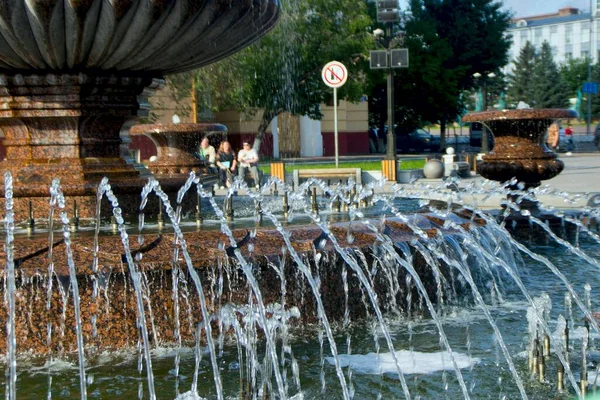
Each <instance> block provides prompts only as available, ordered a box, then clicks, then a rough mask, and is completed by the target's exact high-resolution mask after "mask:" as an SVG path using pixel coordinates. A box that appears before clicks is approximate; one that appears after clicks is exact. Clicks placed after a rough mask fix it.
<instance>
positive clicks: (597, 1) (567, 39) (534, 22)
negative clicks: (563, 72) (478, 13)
mask: <svg viewBox="0 0 600 400" xmlns="http://www.w3.org/2000/svg"><path fill="white" fill-rule="evenodd" d="M511 22H512V24H511V27H510V28H509V33H510V34H511V35H512V40H513V42H512V46H511V48H510V50H509V60H510V61H514V60H516V59H517V57H518V56H519V52H520V51H521V48H522V47H523V46H525V43H526V42H527V41H529V42H530V43H531V44H532V45H534V46H535V48H536V49H540V48H541V46H542V43H544V41H547V42H548V43H549V44H550V46H551V47H552V53H553V55H554V57H555V61H556V62H557V63H562V62H564V61H565V60H567V59H568V58H584V57H592V61H593V62H594V63H596V62H598V59H599V51H600V0H594V2H593V4H592V18H590V13H589V12H581V11H580V10H579V9H577V8H574V7H566V8H562V9H560V10H558V12H557V13H553V14H543V15H535V16H531V17H523V18H521V17H517V18H515V19H513V20H512V21H511ZM590 28H591V35H590ZM511 68H512V67H509V69H511Z"/></svg>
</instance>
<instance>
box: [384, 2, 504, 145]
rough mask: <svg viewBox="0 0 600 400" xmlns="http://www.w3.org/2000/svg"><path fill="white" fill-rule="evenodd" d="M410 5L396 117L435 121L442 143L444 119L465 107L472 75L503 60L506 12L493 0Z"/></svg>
mask: <svg viewBox="0 0 600 400" xmlns="http://www.w3.org/2000/svg"><path fill="white" fill-rule="evenodd" d="M410 9H411V12H412V15H413V17H412V18H411V19H410V20H409V21H408V22H407V23H406V37H405V46H406V47H408V49H409V53H410V67H409V68H408V69H406V70H401V71H397V72H396V75H397V76H398V78H399V79H396V81H395V82H396V93H397V96H396V104H397V106H398V107H397V108H398V109H399V111H400V112H399V115H398V118H396V120H397V121H399V123H402V122H403V121H406V122H407V123H414V122H415V121H420V122H421V123H423V122H439V123H440V126H441V143H440V146H441V147H442V148H443V147H444V142H445V126H446V124H447V123H449V122H452V121H454V120H455V119H456V117H457V116H458V115H459V114H460V113H461V112H462V111H463V110H464V104H463V98H462V96H461V93H463V92H464V91H465V90H470V89H472V88H473V87H474V86H475V85H476V82H475V80H474V78H473V74H474V73H476V72H479V73H482V74H483V73H486V74H487V73H490V72H495V73H497V71H498V70H499V69H500V68H501V67H502V66H504V65H505V64H506V63H507V62H508V49H509V47H510V37H509V36H507V35H506V30H507V28H508V24H509V20H510V14H509V13H508V12H506V11H504V10H503V9H502V3H500V2H498V1H495V0H475V1H473V0H411V1H410ZM400 94H401V95H400Z"/></svg>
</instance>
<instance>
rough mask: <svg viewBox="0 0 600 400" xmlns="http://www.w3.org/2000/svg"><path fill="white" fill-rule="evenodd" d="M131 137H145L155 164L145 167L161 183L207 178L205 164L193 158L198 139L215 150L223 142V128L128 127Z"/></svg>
mask: <svg viewBox="0 0 600 400" xmlns="http://www.w3.org/2000/svg"><path fill="white" fill-rule="evenodd" d="M129 133H130V134H131V135H145V136H147V137H149V138H150V140H152V142H153V143H154V145H155V146H156V150H157V157H156V160H152V161H150V162H148V163H147V167H148V168H149V169H150V170H151V171H152V173H153V174H154V176H155V177H156V178H157V179H159V180H162V179H164V178H166V177H175V176H178V175H186V176H187V175H189V173H190V172H192V171H193V172H195V173H196V174H203V175H206V174H209V171H208V170H207V164H206V163H205V162H204V161H201V160H199V159H198V158H196V156H195V153H196V152H197V151H198V148H199V147H200V141H201V140H202V138H204V137H207V138H209V140H210V142H211V144H212V145H213V146H215V151H217V150H218V149H217V147H216V146H217V145H218V143H220V141H222V140H225V139H226V138H227V127H226V126H225V125H221V124H164V125H161V124H141V125H134V126H132V127H131V129H130V131H129Z"/></svg>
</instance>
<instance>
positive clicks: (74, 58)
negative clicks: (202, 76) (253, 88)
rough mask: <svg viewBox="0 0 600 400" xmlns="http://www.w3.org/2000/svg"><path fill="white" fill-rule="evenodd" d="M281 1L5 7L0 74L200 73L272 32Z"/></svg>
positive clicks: (0, 9) (35, 1)
mask: <svg viewBox="0 0 600 400" xmlns="http://www.w3.org/2000/svg"><path fill="white" fill-rule="evenodd" d="M279 12H280V4H279V1H278V0H205V1H202V0H154V1H152V0H2V1H1V2H0V70H2V71H3V72H8V73H11V72H15V71H17V70H18V71H19V72H26V71H32V72H34V71H40V70H45V71H48V70H52V71H83V70H87V71H90V70H97V71H112V72H118V71H138V72H148V73H151V74H153V75H163V74H171V73H177V72H183V71H187V70H190V69H194V68H198V67H201V66H203V65H207V64H210V63H212V62H215V61H217V60H219V59H222V58H224V57H226V56H228V55H230V54H232V53H235V52H236V51H237V50H240V49H241V48H243V47H245V46H247V45H248V44H250V43H252V42H253V41H255V40H256V39H258V38H259V37H261V36H262V35H263V34H264V33H265V32H266V31H268V30H269V29H271V28H272V27H273V26H275V23H276V22H277V19H278V17H279Z"/></svg>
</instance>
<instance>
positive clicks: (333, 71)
mask: <svg viewBox="0 0 600 400" xmlns="http://www.w3.org/2000/svg"><path fill="white" fill-rule="evenodd" d="M321 76H322V77H323V82H325V84H326V85H327V86H329V87H331V88H339V87H342V86H344V83H346V80H347V79H348V70H347V69H346V67H345V66H344V64H342V63H341V62H339V61H330V62H328V63H327V64H325V66H324V67H323V70H322V71H321Z"/></svg>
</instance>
